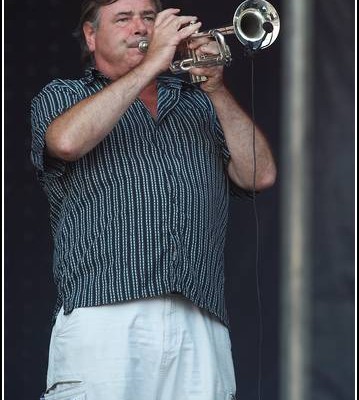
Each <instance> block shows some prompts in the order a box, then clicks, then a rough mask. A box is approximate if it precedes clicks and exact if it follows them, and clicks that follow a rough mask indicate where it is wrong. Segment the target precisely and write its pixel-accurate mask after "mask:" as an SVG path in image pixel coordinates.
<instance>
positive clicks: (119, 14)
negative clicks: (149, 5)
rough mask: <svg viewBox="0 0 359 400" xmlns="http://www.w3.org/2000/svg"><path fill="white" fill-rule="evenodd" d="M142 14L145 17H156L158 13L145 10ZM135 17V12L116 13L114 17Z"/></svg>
mask: <svg viewBox="0 0 359 400" xmlns="http://www.w3.org/2000/svg"><path fill="white" fill-rule="evenodd" d="M140 14H141V15H142V16H143V15H156V12H155V11H153V10H145V11H141V12H140ZM132 15H134V12H133V11H119V12H118V13H116V14H115V15H114V17H121V16H126V17H130V16H132Z"/></svg>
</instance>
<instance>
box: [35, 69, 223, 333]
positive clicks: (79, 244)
mask: <svg viewBox="0 0 359 400" xmlns="http://www.w3.org/2000/svg"><path fill="white" fill-rule="evenodd" d="M110 83H111V82H110V80H109V79H108V78H106V77H105V76H103V75H102V74H101V73H99V72H98V71H96V70H95V69H89V70H87V71H86V75H85V77H83V78H81V79H78V80H62V79H57V80H54V81H52V82H51V83H49V84H48V85H47V86H45V87H44V88H43V89H42V91H41V92H40V93H39V94H38V95H37V96H35V97H34V99H33V100H32V103H31V121H32V135H33V136H32V149H31V159H32V162H33V164H34V166H35V167H36V171H37V176H38V178H39V181H40V183H41V185H42V187H43V189H44V190H45V192H46V194H47V197H48V200H49V205H50V220H51V230H52V235H53V240H54V258H53V271H54V279H55V283H56V286H57V289H58V301H57V304H56V307H55V312H54V316H56V315H57V312H58V311H59V308H60V307H61V306H62V305H63V307H64V311H65V314H68V313H70V312H71V311H72V310H73V309H74V308H77V307H86V306H95V305H103V304H109V303H115V302H121V301H126V300H133V299H139V298H146V297H151V296H158V295H162V294H165V293H171V292H176V293H181V294H183V295H184V296H186V297H187V298H188V299H190V300H191V301H192V302H193V303H194V304H195V305H197V306H198V307H201V308H204V309H206V310H208V311H209V312H210V313H212V314H214V315H215V316H217V317H218V318H219V319H220V320H221V321H222V322H223V323H224V324H226V325H229V324H228V316H227V311H226V306H225V299H224V279H225V278H224V244H225V232H226V225H227V213H228V202H229V196H228V195H229V192H230V189H229V187H230V185H229V179H228V176H227V171H226V166H227V164H228V161H229V153H228V150H227V148H226V145H225V140H224V136H223V132H222V130H221V127H220V124H219V123H218V120H217V117H216V114H215V111H214V108H213V105H212V104H211V102H210V101H209V99H208V97H207V96H206V94H205V93H204V92H203V91H201V90H199V89H198V88H196V87H195V86H193V85H191V84H189V83H187V82H185V81H182V80H180V79H178V78H174V77H168V76H161V77H159V78H158V80H157V88H158V116H157V119H154V118H153V117H152V116H151V114H150V112H149V111H148V110H147V108H146V107H145V106H144V104H143V103H142V102H141V100H139V99H137V100H135V101H134V102H133V103H132V104H131V105H130V107H129V108H128V110H127V111H126V113H125V114H124V115H123V116H122V117H121V118H120V120H119V121H118V123H117V124H116V126H115V127H114V128H113V130H112V131H111V132H110V134H109V135H108V136H106V138H105V139H104V140H103V141H102V142H101V143H99V144H98V145H97V146H96V147H95V148H94V149H93V150H91V151H90V152H89V153H87V154H86V155H85V156H83V157H82V158H80V159H79V160H77V161H75V162H64V161H61V160H58V159H54V158H51V157H50V156H49V155H48V154H47V153H46V151H45V133H46V130H47V128H48V126H49V124H50V123H51V122H52V121H53V120H54V118H56V117H57V116H59V115H61V114H62V113H63V112H64V111H66V110H67V109H69V108H70V107H71V106H73V105H74V104H76V103H77V102H79V101H81V100H83V99H85V98H86V97H88V96H90V95H92V94H94V93H96V92H98V91H99V90H101V89H103V88H104V87H105V86H106V85H108V84H110Z"/></svg>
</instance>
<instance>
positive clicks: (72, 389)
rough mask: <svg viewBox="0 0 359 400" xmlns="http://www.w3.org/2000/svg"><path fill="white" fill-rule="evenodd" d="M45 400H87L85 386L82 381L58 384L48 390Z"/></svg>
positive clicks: (44, 396)
mask: <svg viewBox="0 0 359 400" xmlns="http://www.w3.org/2000/svg"><path fill="white" fill-rule="evenodd" d="M41 399H43V400H86V392H85V386H84V383H83V382H82V381H63V382H57V383H55V384H54V385H52V386H51V388H50V389H48V390H47V391H46V392H45V394H44V395H43V397H41Z"/></svg>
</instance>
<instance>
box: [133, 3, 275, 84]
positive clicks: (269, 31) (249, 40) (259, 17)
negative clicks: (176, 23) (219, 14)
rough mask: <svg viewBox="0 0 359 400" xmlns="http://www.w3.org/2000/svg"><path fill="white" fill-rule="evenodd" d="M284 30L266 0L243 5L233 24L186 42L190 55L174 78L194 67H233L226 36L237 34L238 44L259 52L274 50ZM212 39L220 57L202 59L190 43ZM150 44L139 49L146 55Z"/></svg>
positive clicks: (178, 63) (173, 69)
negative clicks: (280, 32)
mask: <svg viewBox="0 0 359 400" xmlns="http://www.w3.org/2000/svg"><path fill="white" fill-rule="evenodd" d="M279 29H280V21H279V16H278V13H277V11H276V9H275V8H274V7H273V6H272V5H271V4H270V3H269V2H268V1H265V0H246V1H244V2H243V3H241V4H240V5H239V6H238V7H237V9H236V11H235V13H234V17H233V23H232V25H229V26H224V27H221V28H215V29H210V30H208V31H204V32H198V33H195V34H193V35H191V36H190V37H189V38H188V39H186V40H185V43H184V44H183V45H182V43H181V46H180V47H181V49H185V52H186V55H184V56H183V57H182V58H181V59H179V60H176V61H173V62H172V63H171V65H170V70H171V72H172V73H174V74H180V73H183V72H188V71H189V70H190V69H191V68H193V67H199V68H201V67H211V66H215V65H225V66H229V65H230V64H231V61H232V55H231V51H230V48H229V46H228V45H227V43H226V41H225V38H224V36H225V35H232V34H235V35H236V37H237V38H238V40H239V41H240V42H241V43H242V44H243V45H244V46H245V47H246V49H247V50H248V51H249V52H252V53H254V52H256V51H258V50H261V49H264V48H266V47H268V46H270V45H271V44H272V43H273V42H274V41H275V40H276V38H277V36H278V34H279ZM203 37H212V38H214V39H215V40H216V42H217V45H218V50H219V52H218V54H216V55H200V56H198V55H197V54H196V52H195V51H193V50H191V49H189V48H188V46H187V43H188V42H189V41H191V40H193V39H198V38H203ZM149 45H150V43H149V41H148V40H146V39H144V40H141V41H140V42H139V43H138V49H139V50H140V51H141V52H143V53H145V52H146V51H147V49H148V47H149ZM204 78H205V77H195V76H194V75H191V79H192V82H201V81H203V80H205V79H204Z"/></svg>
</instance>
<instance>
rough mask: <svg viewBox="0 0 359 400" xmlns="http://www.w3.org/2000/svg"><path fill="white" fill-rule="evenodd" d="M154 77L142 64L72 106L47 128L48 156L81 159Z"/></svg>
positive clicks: (107, 132) (104, 135)
mask: <svg viewBox="0 0 359 400" xmlns="http://www.w3.org/2000/svg"><path fill="white" fill-rule="evenodd" d="M155 76H156V73H155V71H152V70H151V68H149V66H148V65H147V64H145V63H144V64H141V65H139V66H138V67H137V68H135V69H134V70H132V71H131V72H129V73H128V74H127V75H125V76H124V77H122V78H120V79H118V80H116V81H115V82H113V83H112V84H110V85H109V86H107V87H105V88H104V89H103V90H101V91H100V92H98V93H96V94H95V95H93V96H91V97H88V98H86V99H84V100H82V101H80V102H79V103H77V104H76V105H74V106H73V107H72V108H71V109H69V110H68V111H66V112H65V113H64V114H62V115H61V116H59V117H58V118H56V119H55V120H54V121H53V122H52V123H51V124H50V126H49V128H48V130H47V133H46V137H45V140H46V148H47V152H48V153H49V154H50V155H51V156H53V157H56V158H60V159H63V160H65V161H74V160H77V159H79V158H81V157H82V156H83V155H85V154H86V153H88V152H89V151H90V150H92V149H93V148H94V147H95V146H97V144H98V143H100V142H101V141H102V140H103V139H104V138H105V137H106V136H107V135H108V134H109V133H110V132H111V131H112V129H113V127H114V126H115V124H116V123H117V122H118V120H119V119H120V118H121V116H122V115H123V114H124V113H125V112H126V110H127V109H128V107H129V106H130V105H131V104H132V103H133V101H134V100H135V99H136V97H137V96H138V95H139V93H141V91H142V90H143V89H144V88H145V87H146V86H147V85H148V84H149V83H150V82H151V81H152V80H153V79H154V77H155Z"/></svg>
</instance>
